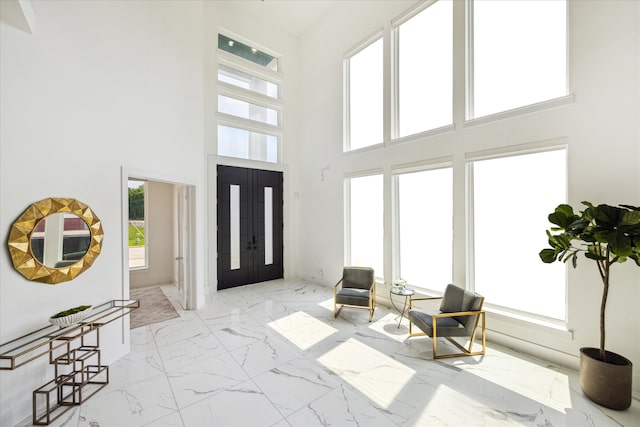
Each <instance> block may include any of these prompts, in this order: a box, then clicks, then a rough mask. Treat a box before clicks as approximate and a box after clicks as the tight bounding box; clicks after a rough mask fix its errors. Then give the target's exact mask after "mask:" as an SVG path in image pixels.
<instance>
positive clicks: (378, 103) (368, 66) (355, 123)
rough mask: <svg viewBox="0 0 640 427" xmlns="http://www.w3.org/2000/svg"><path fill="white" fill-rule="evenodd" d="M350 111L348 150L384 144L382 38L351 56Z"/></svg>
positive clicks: (349, 58)
mask: <svg viewBox="0 0 640 427" xmlns="http://www.w3.org/2000/svg"><path fill="white" fill-rule="evenodd" d="M345 62H346V63H345V68H346V71H347V99H346V103H347V106H346V110H347V113H348V117H347V120H346V124H347V129H348V133H347V141H346V147H345V149H346V150H347V151H348V150H357V149H358V148H363V147H368V146H370V145H375V144H380V143H382V142H383V139H384V137H383V134H382V129H383V128H382V115H383V112H382V103H383V76H382V65H383V62H382V38H379V39H377V40H376V41H374V42H373V43H371V44H370V45H368V46H367V47H365V48H364V49H362V50H359V51H358V52H357V53H355V54H353V55H352V56H350V57H348V58H347V59H346V61H345Z"/></svg>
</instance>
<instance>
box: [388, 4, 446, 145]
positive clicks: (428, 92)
mask: <svg viewBox="0 0 640 427" xmlns="http://www.w3.org/2000/svg"><path fill="white" fill-rule="evenodd" d="M452 10H453V6H452V2H451V1H446V0H440V1H437V2H435V3H433V4H431V5H430V6H429V7H428V8H426V9H425V10H423V11H422V12H420V13H418V14H417V15H415V16H413V17H412V18H411V19H409V20H408V21H405V22H404V23H402V24H401V25H400V26H398V27H397V28H396V30H395V38H396V47H397V49H396V52H397V59H396V60H397V66H398V73H397V76H398V77H397V82H396V84H397V87H398V88H397V94H398V95H397V96H398V100H397V106H398V111H397V113H396V117H397V120H398V124H397V128H398V131H397V135H396V136H398V137H403V136H407V135H411V134H415V133H419V132H423V131H427V130H431V129H436V128H438V127H442V126H446V125H450V124H451V123H452V122H453V101H452V99H453V28H452V26H453V16H452Z"/></svg>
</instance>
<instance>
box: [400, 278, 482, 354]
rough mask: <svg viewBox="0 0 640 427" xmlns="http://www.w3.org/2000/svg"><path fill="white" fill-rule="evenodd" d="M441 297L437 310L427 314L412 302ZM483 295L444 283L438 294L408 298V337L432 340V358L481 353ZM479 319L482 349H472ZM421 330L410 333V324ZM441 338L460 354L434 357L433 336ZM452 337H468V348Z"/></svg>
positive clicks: (411, 328) (411, 329) (434, 342)
mask: <svg viewBox="0 0 640 427" xmlns="http://www.w3.org/2000/svg"><path fill="white" fill-rule="evenodd" d="M440 298H441V299H442V303H441V304H440V312H439V313H435V314H431V313H428V312H426V311H422V310H418V309H416V308H414V306H413V303H414V301H420V300H432V299H440ZM483 303H484V297H483V296H481V295H478V294H476V293H474V292H470V291H467V290H465V289H462V288H459V287H457V286H454V285H447V289H446V290H445V292H444V295H443V296H442V297H417V298H411V299H410V300H409V313H408V317H409V336H412V337H415V336H424V335H427V336H429V337H431V338H432V340H433V358H434V359H444V358H447V357H459V356H477V355H481V354H484V353H485V350H486V333H485V312H484V311H483V310H482V304H483ZM480 319H482V326H481V331H482V351H476V352H474V351H472V347H473V342H474V340H475V337H476V332H477V329H478V323H479V320H480ZM414 325H415V326H417V327H418V329H420V330H421V331H422V332H417V333H414V332H413V326H414ZM439 337H445V338H446V339H447V340H449V341H450V342H451V343H452V344H454V345H455V346H456V347H457V348H458V349H459V350H461V351H462V353H454V354H446V355H441V356H438V355H437V353H436V344H437V338H439ZM452 337H470V341H469V347H468V348H465V347H463V346H462V345H461V344H460V343H458V342H457V341H456V340H454V339H453V338H452Z"/></svg>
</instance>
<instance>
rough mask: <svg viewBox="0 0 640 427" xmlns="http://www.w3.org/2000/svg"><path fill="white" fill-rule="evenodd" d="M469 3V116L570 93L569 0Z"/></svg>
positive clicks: (485, 0)
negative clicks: (568, 62) (568, 91)
mask: <svg viewBox="0 0 640 427" xmlns="http://www.w3.org/2000/svg"><path fill="white" fill-rule="evenodd" d="M468 4H469V7H470V8H472V9H471V16H472V28H473V30H472V31H471V30H468V31H470V34H469V39H470V41H471V43H470V45H469V54H470V58H469V72H470V84H471V86H472V88H471V93H470V95H471V97H472V99H471V105H470V106H469V110H470V111H469V118H474V117H481V116H486V115H488V114H493V113H498V112H501V111H506V110H510V109H514V108H518V107H523V106H526V105H530V104H534V103H538V102H542V101H547V100H550V99H553V98H558V97H561V96H565V95H567V90H568V88H567V4H566V1H565V0H545V1H539V0H518V1H503V0H481V1H473V2H469V3H468Z"/></svg>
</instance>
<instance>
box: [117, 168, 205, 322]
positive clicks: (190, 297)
mask: <svg viewBox="0 0 640 427" xmlns="http://www.w3.org/2000/svg"><path fill="white" fill-rule="evenodd" d="M130 178H138V179H144V180H148V181H157V182H163V183H166V184H174V185H182V186H184V187H185V189H186V192H187V194H188V203H187V206H186V211H187V216H186V218H184V220H185V221H186V228H187V230H188V232H187V234H186V235H185V236H184V237H185V239H186V244H185V246H186V252H187V253H186V254H185V258H186V263H185V266H184V269H185V277H184V282H185V285H184V290H185V293H186V295H185V303H186V309H187V310H194V309H195V308H196V304H197V301H196V297H197V291H198V290H197V288H196V286H197V285H196V250H195V248H196V236H195V222H196V221H195V212H196V207H195V202H196V200H195V195H196V191H195V190H196V183H195V181H193V180H190V179H185V178H179V177H175V176H169V175H167V174H163V173H160V172H154V171H149V170H143V169H137V168H132V167H128V166H122V169H121V185H122V192H121V193H122V295H123V296H124V297H125V298H128V296H129V295H130V294H129V291H130V282H129V233H128V224H129V190H128V188H129V186H128V182H129V179H130Z"/></svg>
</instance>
